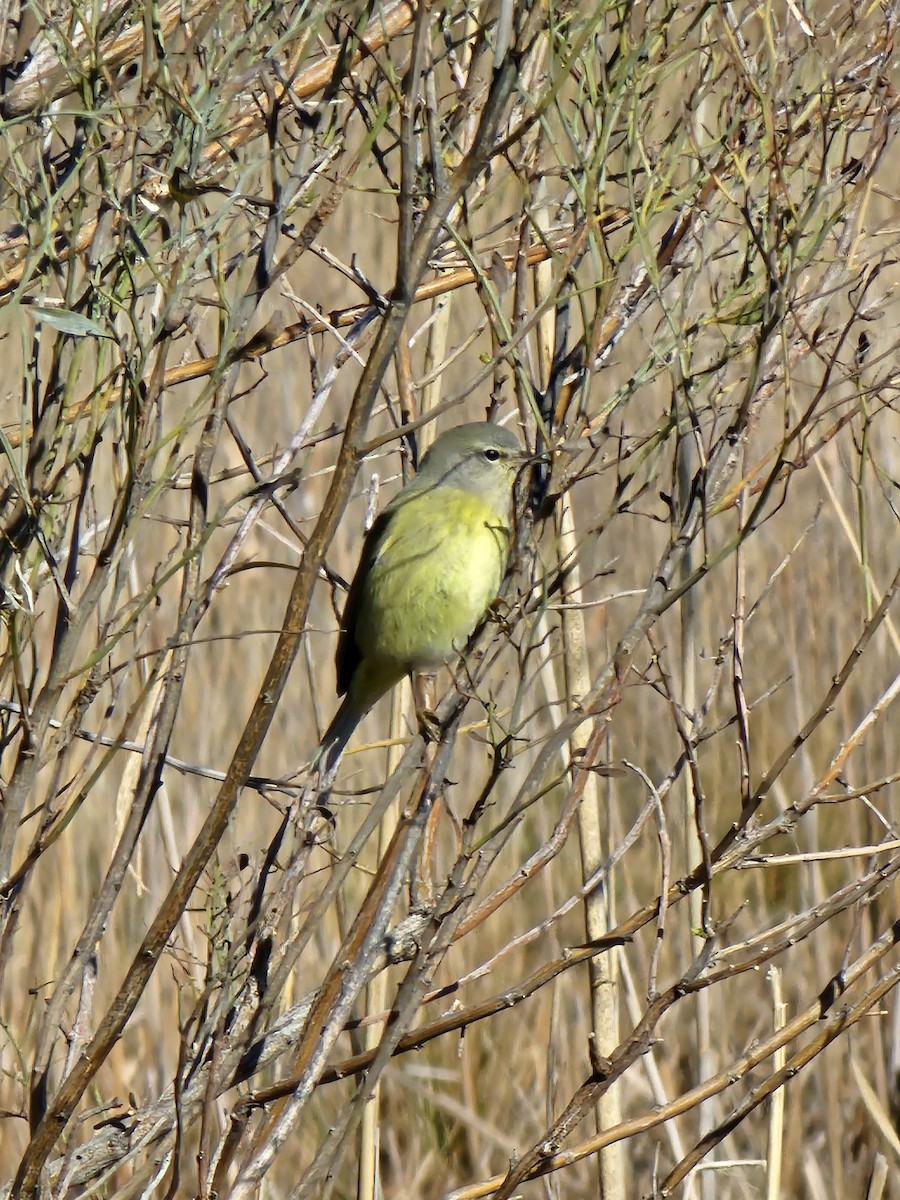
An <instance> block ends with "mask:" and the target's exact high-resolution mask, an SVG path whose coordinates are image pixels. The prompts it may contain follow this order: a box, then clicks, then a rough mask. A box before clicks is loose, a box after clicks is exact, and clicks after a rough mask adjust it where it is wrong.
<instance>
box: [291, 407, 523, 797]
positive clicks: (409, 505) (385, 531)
mask: <svg viewBox="0 0 900 1200" xmlns="http://www.w3.org/2000/svg"><path fill="white" fill-rule="evenodd" d="M528 458H529V455H528V454H527V453H526V452H525V451H524V450H523V449H522V446H521V444H520V442H519V441H518V439H517V438H516V436H515V435H514V434H513V433H511V432H510V431H509V430H507V429H502V428H501V427H500V426H499V425H493V424H491V423H490V422H488V421H480V422H475V423H473V424H470V425H460V426H459V427H458V428H456V429H450V430H448V431H447V432H446V433H443V434H441V436H440V437H439V438H438V439H437V440H436V441H435V443H434V445H433V446H432V447H431V449H430V450H429V451H428V453H427V454H426V455H425V456H424V458H423V459H422V462H421V465H420V467H419V470H418V472H417V473H416V475H415V477H414V478H413V479H412V480H411V481H410V482H409V483H408V484H407V485H406V486H405V487H404V488H403V489H402V490H401V491H400V492H398V494H397V495H396V496H395V497H394V499H393V500H392V501H391V502H390V504H388V506H387V507H386V508H385V510H384V512H383V513H381V515H380V516H379V517H378V519H377V520H376V521H375V524H374V525H373V526H372V528H371V529H370V530H369V533H368V534H367V535H366V540H365V542H364V544H363V548H362V554H361V555H360V560H359V566H358V567H357V568H356V574H355V575H354V577H353V582H352V584H351V585H350V591H349V593H348V595H347V602H346V604H345V605H344V613H343V617H342V620H341V631H340V637H339V639H338V647H337V654H336V657H335V667H336V671H337V691H338V695H341V696H343V697H344V699H343V702H342V703H341V706H340V708H339V709H338V711H337V713H336V714H335V717H334V719H333V720H332V722H331V724H330V725H329V727H328V729H327V731H326V733H325V736H324V738H323V739H322V745H321V747H320V750H319V753H318V756H317V758H316V762H315V765H316V766H317V767H318V769H319V771H320V773H321V777H322V779H323V780H325V781H330V780H331V779H332V778H333V776H334V773H335V771H336V769H337V765H338V762H339V761H340V758H341V755H342V754H343V752H344V747H345V746H346V745H347V742H348V740H349V739H350V736H351V734H352V733H353V730H354V729H355V728H356V726H357V725H358V724H359V722H360V721H361V720H362V718H363V717H364V716H365V714H366V713H367V712H368V711H369V709H370V708H371V707H372V705H373V704H374V703H375V701H376V700H378V699H379V698H380V697H381V696H383V695H384V694H385V692H388V691H390V689H391V688H392V687H393V686H394V684H396V683H398V682H399V681H400V680H401V679H402V678H403V676H404V675H406V674H407V673H410V672H415V671H428V670H434V669H435V668H437V667H438V666H440V665H441V664H442V663H445V662H447V661H449V660H450V659H452V658H453V657H454V655H457V654H460V653H461V652H462V651H463V650H464V649H465V646H466V643H467V642H468V640H469V638H470V637H471V636H472V633H473V632H474V630H475V629H476V627H477V626H478V624H479V622H480V621H481V620H482V618H483V617H484V615H485V613H486V612H487V610H488V608H489V606H490V605H491V603H492V602H493V601H494V600H495V599H496V597H497V593H498V592H499V590H500V586H501V584H502V582H503V576H504V574H505V573H506V565H507V560H508V557H509V549H510V533H511V529H512V520H513V489H514V487H515V481H516V476H517V474H518V471H519V469H520V468H521V466H522V464H523V463H524V462H526V461H527V460H528Z"/></svg>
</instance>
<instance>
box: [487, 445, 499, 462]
mask: <svg viewBox="0 0 900 1200" xmlns="http://www.w3.org/2000/svg"><path fill="white" fill-rule="evenodd" d="M484 457H485V458H486V459H487V460H488V462H496V461H497V459H498V458H499V457H500V451H499V450H496V449H495V448H494V447H493V446H490V447H489V448H488V449H487V450H485V452H484Z"/></svg>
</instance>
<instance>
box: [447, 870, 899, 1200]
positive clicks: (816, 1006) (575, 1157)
mask: <svg viewBox="0 0 900 1200" xmlns="http://www.w3.org/2000/svg"><path fill="white" fill-rule="evenodd" d="M896 869H897V868H896V867H895V873H896ZM898 939H900V922H898V923H895V924H894V925H892V926H891V928H890V929H889V930H888V931H887V932H886V933H885V934H884V935H883V936H882V937H881V938H879V939H878V941H877V942H875V943H873V944H872V945H871V946H870V947H869V948H868V949H867V950H866V951H865V952H864V953H863V954H862V955H861V956H860V957H859V958H858V959H857V960H856V961H855V962H854V963H852V964H850V966H848V967H846V968H845V969H844V970H843V971H842V972H841V975H840V977H839V978H838V979H832V980H831V981H830V983H829V985H828V986H827V987H826V988H825V990H824V991H823V992H822V993H821V994H820V996H819V997H817V999H816V1000H815V1001H814V1002H813V1003H812V1004H810V1005H808V1006H807V1008H806V1009H804V1010H803V1012H801V1013H798V1015H797V1016H796V1017H794V1019H793V1020H792V1021H790V1022H788V1024H786V1025H785V1026H783V1028H782V1029H780V1030H778V1031H776V1032H775V1033H774V1034H773V1035H772V1036H771V1037H770V1038H768V1039H767V1040H766V1041H765V1042H754V1043H753V1045H752V1047H751V1048H750V1049H749V1050H748V1051H747V1052H746V1053H745V1054H743V1055H742V1056H741V1057H740V1058H739V1059H737V1060H735V1061H734V1062H732V1063H730V1064H729V1065H728V1067H726V1068H725V1069H724V1070H723V1071H720V1072H719V1074H718V1075H716V1076H714V1077H713V1078H712V1079H706V1080H703V1081H702V1082H701V1083H700V1084H698V1085H697V1086H696V1087H694V1088H692V1089H691V1090H690V1091H688V1092H684V1093H682V1095H680V1096H678V1097H676V1098H675V1100H673V1101H671V1103H669V1104H667V1105H665V1106H663V1107H661V1108H654V1109H652V1110H651V1111H649V1112H647V1113H642V1114H639V1115H638V1116H636V1117H631V1118H629V1119H628V1120H626V1121H623V1122H622V1123H621V1125H619V1126H617V1127H616V1128H615V1129H609V1130H607V1131H606V1132H605V1133H603V1134H599V1135H598V1136H597V1137H592V1138H588V1139H586V1140H585V1141H584V1142H582V1143H581V1144H580V1145H577V1146H573V1147H572V1148H571V1149H569V1150H565V1151H561V1152H559V1153H556V1152H553V1151H552V1149H551V1148H550V1146H549V1145H548V1151H549V1152H548V1153H547V1154H546V1155H545V1157H544V1158H543V1159H542V1160H538V1161H536V1163H535V1164H534V1170H533V1171H531V1172H530V1173H529V1174H528V1176H527V1178H529V1179H536V1178H540V1177H541V1176H543V1175H547V1174H549V1173H550V1172H552V1171H558V1170H562V1169H564V1168H565V1167H569V1166H571V1165H572V1164H573V1163H576V1162H579V1161H580V1160H581V1159H583V1158H586V1157H588V1156H590V1155H593V1154H596V1153H597V1151H598V1150H599V1149H602V1147H603V1146H605V1145H608V1144H609V1143H610V1142H613V1141H624V1140H627V1139H628V1138H632V1137H634V1136H635V1135H636V1134H639V1133H645V1132H647V1131H648V1130H651V1129H654V1128H657V1127H658V1126H660V1125H662V1124H664V1123H665V1122H667V1121H671V1120H672V1119H673V1118H674V1117H678V1116H682V1115H683V1114H684V1113H686V1112H690V1111H691V1110H692V1109H694V1108H696V1107H697V1105H698V1104H700V1103H701V1102H702V1101H703V1100H705V1099H707V1098H708V1097H710V1096H713V1095H717V1094H719V1093H721V1092H724V1091H726V1090H727V1089H728V1088H729V1087H731V1086H732V1085H733V1084H734V1081H735V1079H740V1078H744V1077H745V1076H746V1075H747V1074H748V1073H749V1072H750V1071H752V1070H754V1069H755V1068H756V1067H758V1066H759V1065H760V1063H763V1062H765V1060H766V1059H767V1058H770V1057H771V1056H772V1055H773V1054H775V1053H776V1051H777V1050H778V1049H780V1048H781V1047H782V1046H786V1045H788V1044H789V1043H790V1042H791V1041H792V1040H794V1039H795V1038H797V1037H799V1036H800V1035H801V1034H803V1033H805V1032H806V1031H807V1030H808V1029H810V1028H811V1027H812V1026H814V1025H816V1024H817V1023H818V1022H820V1021H822V1019H823V1017H824V1016H825V1014H826V1013H827V1012H828V1010H829V1008H830V1007H831V1005H832V1004H833V1003H834V1000H835V998H836V997H837V996H838V995H840V994H841V993H842V992H843V991H845V990H846V989H847V988H849V987H850V986H851V985H852V984H853V983H855V982H856V981H857V980H859V979H861V978H862V977H863V976H864V975H865V974H866V973H867V972H868V971H870V970H871V969H872V968H873V967H874V966H875V965H876V964H877V963H878V962H879V961H880V960H881V959H882V958H883V957H884V956H885V955H887V954H889V953H890V952H891V950H893V949H894V947H895V946H896V945H897V942H898ZM789 944H790V943H789V942H788V941H785V942H783V943H778V945H779V947H780V949H779V950H778V951H777V953H781V952H782V949H786V948H787V946H788V945H789ZM771 949H772V947H768V948H767V949H766V950H765V951H764V952H763V954H762V955H761V956H760V958H759V959H757V960H754V962H753V964H752V966H751V968H750V969H757V968H758V967H759V966H760V965H761V964H762V962H764V961H768V960H770V959H771V958H773V957H775V955H773V954H770V950H771ZM732 976H733V968H731V967H728V968H726V970H725V971H720V972H717V973H716V974H715V975H710V976H709V977H708V978H707V980H706V983H707V984H712V983H714V982H716V981H718V980H720V979H724V978H730V977H732ZM898 983H900V967H897V968H894V969H893V970H892V971H891V972H890V974H889V975H888V976H887V977H886V979H885V980H884V981H882V984H879V985H877V988H878V989H879V991H878V994H874V993H875V991H876V989H873V990H872V992H870V993H869V995H868V997H867V998H866V1001H867V1002H868V1003H866V1001H861V1002H860V1004H859V1005H857V1006H856V1008H855V1009H854V1010H853V1011H854V1013H855V1014H856V1016H855V1019H856V1020H858V1019H860V1018H861V1017H863V1016H865V1015H866V1013H867V1012H869V1011H871V1008H872V1007H873V1006H874V1005H875V1004H876V1003H877V1002H878V1000H880V999H881V997H882V996H883V995H885V994H887V992H888V991H890V990H891V988H892V987H894V986H896V985H897V984H898ZM696 984H697V981H696V980H695V981H694V982H693V983H690V982H686V981H685V980H682V981H679V984H676V985H675V986H674V987H673V988H671V989H669V990H668V991H667V993H666V996H670V998H671V1002H672V1003H674V1002H675V1000H674V993H675V992H676V990H678V989H679V988H680V987H687V988H688V989H689V990H692V989H693V988H694V987H695V986H696ZM701 986H702V984H701ZM684 994H687V993H686V992H685V993H684ZM661 1002H662V1006H663V1007H665V1008H666V1009H668V1008H669V1007H671V1004H667V1003H665V1001H664V999H663V998H661ZM659 1007H660V1006H659V1005H658V1006H657V1008H659ZM659 1016H661V1013H651V1012H650V1010H648V1011H647V1012H646V1013H645V1014H644V1017H643V1019H642V1021H641V1022H639V1023H638V1025H637V1026H636V1028H635V1031H634V1033H633V1034H632V1035H631V1037H630V1038H628V1039H627V1042H623V1043H622V1046H621V1047H619V1051H621V1054H620V1053H619V1052H617V1054H616V1056H615V1061H614V1063H612V1064H610V1067H609V1075H610V1076H612V1075H616V1076H618V1075H619V1074H621V1073H622V1071H624V1070H625V1069H626V1068H627V1067H628V1066H630V1065H631V1063H632V1062H633V1061H635V1060H636V1059H637V1058H638V1057H639V1056H640V1055H641V1054H643V1053H644V1051H645V1049H646V1048H647V1045H648V1042H649V1035H650V1034H651V1033H652V1028H653V1027H654V1026H655V1024H656V1023H657V1022H658V1020H659ZM845 1019H846V1017H845V1013H844V1012H842V1013H839V1014H837V1016H836V1017H834V1018H833V1019H832V1022H830V1023H829V1026H826V1027H825V1028H826V1030H827V1029H828V1028H829V1027H831V1026H833V1025H834V1024H835V1022H836V1023H837V1026H838V1028H837V1030H836V1032H835V1034H834V1036H837V1034H838V1033H840V1032H842V1031H843V1029H844V1027H845V1025H844V1022H845ZM823 1048H824V1046H823V1045H819V1047H818V1049H819V1050H821V1049H823ZM805 1049H806V1047H805V1048H804V1050H805ZM801 1053H803V1052H802V1051H801ZM793 1061H794V1060H790V1061H789V1062H788V1063H787V1065H786V1067H785V1069H784V1070H783V1071H780V1072H778V1074H777V1082H776V1083H775V1087H780V1086H781V1085H783V1084H784V1083H786V1082H788V1081H789V1079H790V1078H791V1076H792V1070H791V1063H792V1062H793ZM801 1065H805V1064H801ZM798 1069H799V1068H798ZM773 1079H776V1076H775V1075H773V1076H770V1080H769V1081H767V1084H769V1083H771V1081H772V1080H773ZM774 1090H775V1089H774V1087H770V1088H769V1090H768V1093H767V1094H771V1092H772V1091H774ZM745 1115H746V1114H745ZM728 1131H730V1125H729V1130H726V1131H724V1132H728ZM724 1132H723V1133H722V1136H724ZM700 1157H702V1155H700V1156H699V1157H698V1156H697V1155H696V1148H695V1150H694V1151H692V1152H691V1156H688V1157H686V1158H685V1159H683V1160H682V1164H681V1166H683V1167H684V1170H683V1171H681V1172H680V1179H683V1178H684V1176H685V1175H686V1174H687V1172H688V1170H690V1169H692V1168H693V1167H694V1166H696V1164H697V1162H698V1161H699V1160H700ZM688 1158H690V1161H688ZM504 1178H505V1177H504V1176H503V1175H494V1176H493V1177H492V1178H490V1179H485V1180H482V1181H481V1182H480V1183H477V1184H473V1185H470V1186H468V1187H463V1188H459V1189H457V1190H456V1191H453V1192H450V1193H448V1194H447V1195H446V1196H445V1198H444V1200H477V1198H478V1197H482V1196H488V1195H492V1194H494V1193H496V1195H497V1196H500V1195H502V1194H503V1193H502V1192H501V1191H498V1190H497V1189H498V1186H499V1185H500V1184H501V1183H502V1182H503V1180H504ZM666 1183H667V1185H670V1186H671V1177H670V1179H669V1180H667V1181H666Z"/></svg>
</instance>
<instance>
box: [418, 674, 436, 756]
mask: <svg viewBox="0 0 900 1200" xmlns="http://www.w3.org/2000/svg"><path fill="white" fill-rule="evenodd" d="M434 681H435V674H434V672H433V671H419V672H417V673H416V674H414V675H413V676H412V690H413V700H414V702H415V705H416V722H417V723H418V726H419V732H420V733H421V735H422V737H423V738H424V739H425V741H426V742H436V741H438V740H439V738H440V736H441V726H440V722H439V721H438V719H437V717H436V716H435V712H434Z"/></svg>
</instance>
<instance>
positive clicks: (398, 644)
mask: <svg viewBox="0 0 900 1200" xmlns="http://www.w3.org/2000/svg"><path fill="white" fill-rule="evenodd" d="M506 526H507V522H506V520H503V519H501V518H500V517H498V515H497V513H496V512H494V510H493V509H492V508H491V507H490V506H489V505H487V504H485V503H484V502H483V501H482V500H480V499H479V498H478V497H476V496H473V495H471V494H470V493H469V492H463V491H457V490H456V489H450V488H443V489H440V499H439V501H438V494H437V493H435V492H429V493H425V494H424V495H422V496H421V497H418V498H417V499H415V500H412V501H410V502H409V503H408V504H406V505H404V506H403V507H401V508H400V509H398V510H397V512H396V513H394V514H393V516H392V518H391V521H390V525H389V528H388V530H387V532H386V534H385V537H384V540H383V542H382V544H381V546H380V547H379V550H378V555H377V557H376V559H375V561H374V563H373V564H372V567H371V569H370V571H369V575H368V580H367V584H366V587H365V589H364V592H363V595H362V597H361V601H360V608H359V614H358V618H357V623H356V644H357V646H358V647H359V650H360V651H361V653H362V656H363V658H364V659H371V660H377V661H379V662H381V663H383V664H384V665H385V666H387V665H388V664H389V663H390V664H395V665H396V668H397V670H398V672H399V673H400V674H403V673H404V672H405V671H408V670H426V669H428V668H431V667H436V666H438V665H439V664H441V663H443V662H446V661H447V660H448V659H450V658H452V657H453V656H454V655H455V654H457V653H459V652H460V651H461V650H462V649H463V648H464V646H465V644H466V642H467V641H468V640H469V637H470V636H471V634H472V632H473V630H474V629H475V627H476V626H477V625H478V623H479V621H480V620H481V619H482V617H483V616H484V614H485V612H486V610H487V608H488V606H489V605H490V604H491V602H492V601H493V600H494V598H495V597H496V595H497V592H498V591H499V590H500V585H501V583H502V582H503V574H504V571H505V569H506V560H507V555H508V552H509V533H508V529H507V527H506ZM373 665H374V664H373Z"/></svg>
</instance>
